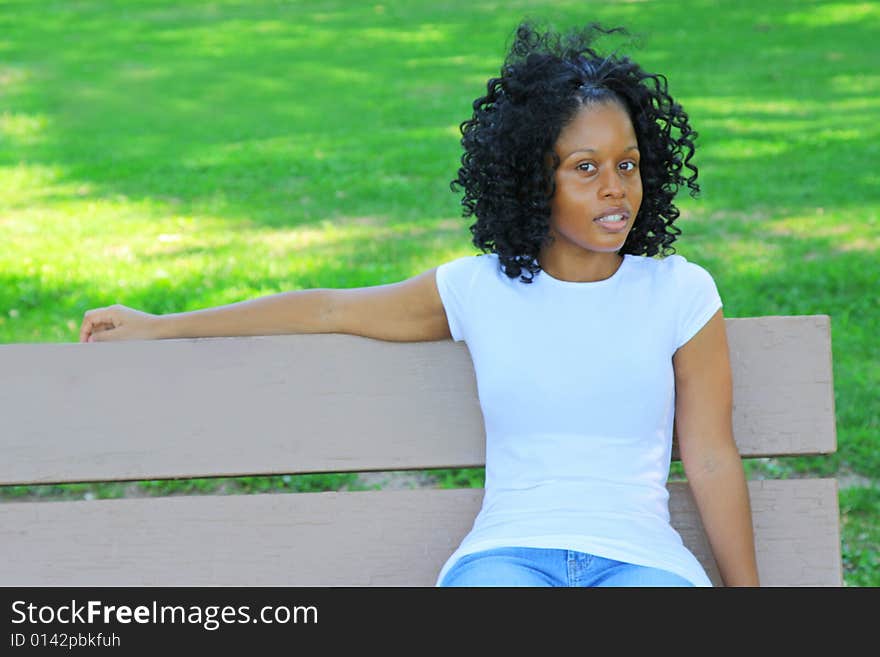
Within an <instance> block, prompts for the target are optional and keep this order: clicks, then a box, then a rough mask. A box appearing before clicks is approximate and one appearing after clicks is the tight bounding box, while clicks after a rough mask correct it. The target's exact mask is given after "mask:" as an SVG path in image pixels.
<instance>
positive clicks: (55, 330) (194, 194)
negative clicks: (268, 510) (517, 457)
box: [0, 0, 880, 585]
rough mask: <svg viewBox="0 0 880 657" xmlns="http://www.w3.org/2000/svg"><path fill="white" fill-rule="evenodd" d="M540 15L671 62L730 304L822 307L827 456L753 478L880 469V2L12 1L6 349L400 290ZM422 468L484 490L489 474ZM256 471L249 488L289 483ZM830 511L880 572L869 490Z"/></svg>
mask: <svg viewBox="0 0 880 657" xmlns="http://www.w3.org/2000/svg"><path fill="white" fill-rule="evenodd" d="M526 15H529V16H535V17H538V18H542V17H543V18H546V19H547V20H549V22H551V23H554V22H555V23H556V24H557V25H560V24H575V23H579V22H580V23H584V22H588V21H593V20H599V21H602V22H604V23H606V24H608V25H617V24H623V25H627V26H629V27H630V29H632V31H633V32H635V33H637V34H638V35H640V36H641V47H640V48H638V49H637V50H636V51H635V53H634V54H635V55H636V57H637V59H638V60H639V61H641V62H642V64H643V65H644V66H645V68H647V69H648V70H660V71H662V72H663V73H665V74H666V75H667V77H668V79H669V84H670V89H671V91H672V92H673V94H674V95H675V96H676V98H677V99H679V100H680V101H681V102H682V104H683V105H684V107H685V109H686V110H687V111H688V112H689V114H690V117H691V120H692V122H693V124H694V126H695V128H696V129H697V131H698V132H699V135H700V136H699V140H698V151H697V157H696V162H697V164H698V166H699V168H700V177H699V182H700V184H701V186H702V190H703V191H702V193H701V195H700V198H699V199H697V200H692V199H689V198H687V197H684V196H683V197H681V201H680V207H681V209H682V216H681V218H680V220H679V221H678V222H677V223H678V225H679V226H680V227H681V228H682V230H683V235H682V237H681V239H680V241H679V242H677V243H676V247H677V250H678V252H679V253H681V254H683V255H685V256H686V257H688V258H689V259H692V260H694V261H696V262H699V263H701V264H703V265H704V266H705V267H706V268H707V269H709V271H710V272H712V274H713V276H714V277H715V280H716V283H717V284H718V287H719V290H720V292H721V294H722V297H723V300H724V305H725V314H726V316H728V317H749V316H758V315H770V314H828V315H830V316H831V318H832V338H833V356H834V363H833V364H834V382H835V398H836V399H835V403H836V409H837V428H838V443H839V449H838V453H837V454H835V455H833V456H831V457H828V458H825V457H819V458H815V457H809V458H793V459H775V460H772V459H771V460H758V461H756V462H755V463H753V464H752V465H750V466H749V472H750V475H751V476H764V475H771V474H772V475H773V476H800V475H804V474H812V475H825V476H841V477H843V478H845V480H846V481H856V482H863V481H866V480H867V481H869V482H873V483H874V484H875V485H876V482H877V481H878V478H880V449H878V444H877V441H878V435H880V409H878V401H877V398H876V390H878V389H880V347H878V341H877V337H876V336H877V335H878V334H880V312H878V311H880V308H878V304H877V289H878V288H880V274H878V266H877V262H878V253H877V247H878V243H880V221H878V215H880V197H878V194H877V189H878V188H880V171H878V168H877V166H876V163H877V160H878V158H880V146H878V144H880V94H878V90H880V76H878V75H877V72H876V63H877V62H878V61H880V45H878V44H880V9H878V6H877V5H876V4H874V3H865V2H833V3H826V2H822V3H818V2H800V1H797V0H783V1H780V2H774V3H766V2H758V1H757V0H750V1H748V2H741V3H728V4H724V6H723V8H721V7H720V6H719V5H718V4H716V3H703V2H683V3H668V2H660V1H659V0H657V1H651V0H647V1H645V2H637V3H632V2H607V3H602V4H596V3H583V2H578V1H575V0H559V1H556V2H552V3H551V2H544V1H541V2H531V1H529V2H526V1H525V0H515V1H512V2H507V3H504V4H503V5H501V4H498V3H494V2H459V1H457V0H454V1H448V2H443V3H403V2H391V3H381V4H380V3H356V2H337V1H330V0H324V1H322V0H317V1H315V2H310V3H283V4H279V3H275V2H262V1H255V2H240V1H237V0H218V1H216V2H212V3H200V2H195V1H192V2H187V1H174V2H172V1H171V0H167V1H164V0H154V1H149V2H148V1H147V0H141V1H138V0H132V1H131V2H126V3H104V2H98V1H97V0H84V1H81V2H77V3H66V2H60V1H51V2H46V3H37V2H31V1H26V0H18V1H11V2H6V3H3V4H2V5H0V283H2V284H0V342H6V343H12V342H69V341H74V340H76V339H77V332H78V328H79V323H80V321H81V318H82V314H83V312H84V311H85V310H87V309H89V308H93V307H98V306H103V305H109V304H112V303H117V302H118V303H125V304H126V305H131V306H134V307H136V308H139V309H143V310H147V311H149V312H157V313H169V312H180V311H184V310H192V309H198V308H204V307H208V306H212V305H220V304H224V303H231V302H235V301H240V300H243V299H245V298H251V297H253V296H257V295H263V294H270V293H274V292H278V291H283V290H289V289H304V288H311V287H359V286H365V285H376V284H384V283H389V282H394V281H397V280H401V279H403V278H406V277H408V276H412V275H415V274H417V273H419V272H421V271H423V270H425V269H428V268H430V267H432V266H434V265H436V264H438V263H440V262H443V261H446V260H450V259H452V258H454V257H458V256H460V255H465V254H467V253H473V252H475V249H474V248H473V247H472V246H471V245H470V234H469V232H468V230H467V226H468V225H469V221H468V220H465V219H462V218H460V206H459V202H458V197H457V196H456V195H454V194H452V193H451V192H450V190H449V181H450V180H451V179H452V178H453V177H454V175H455V170H456V168H457V166H458V161H459V160H458V159H459V156H460V147H459V143H458V139H459V134H458V125H459V123H460V122H461V121H463V120H464V119H466V118H468V117H469V115H470V111H471V103H472V101H473V100H474V98H475V97H477V96H478V95H481V94H482V93H484V91H485V85H486V80H487V79H488V78H489V77H491V76H494V75H496V74H497V72H498V69H499V67H500V64H501V58H502V56H503V53H504V50H505V46H506V44H507V43H508V42H509V38H510V35H511V30H512V29H513V27H514V25H515V23H516V21H517V20H518V19H519V18H520V17H522V16H526ZM600 43H607V44H608V45H610V46H614V45H617V44H619V43H620V40H619V39H616V38H611V39H610V40H605V41H602V42H600ZM434 474H435V476H436V477H437V481H438V485H482V476H483V473H482V471H481V470H479V469H478V470H464V471H446V470H444V471H438V472H436V473H434ZM321 476H322V475H317V476H315V477H314V478H312V479H309V480H308V483H302V486H303V489H306V488H307V486H320V485H321V481H322V480H321ZM258 479H259V478H257V479H255V480H254V481H251V482H249V483H241V484H240V486H241V488H242V489H244V490H258V489H260V490H262V489H264V488H260V487H261V486H263V487H271V486H279V487H281V488H284V487H287V488H291V487H296V486H299V485H300V483H299V482H300V480H298V479H296V478H293V479H292V480H290V481H287V482H285V481H283V480H276V479H268V478H266V479H263V480H260V481H259V482H258V481H257V480H258ZM303 481H305V480H303ZM323 481H324V485H326V486H327V487H333V486H338V485H343V484H342V483H340V482H341V480H329V479H328V480H323ZM260 482H262V483H260ZM236 485H239V484H235V483H234V482H233V483H230V482H218V481H207V482H206V481H201V480H199V481H195V480H194V481H193V482H191V483H185V482H153V483H150V482H143V483H142V484H105V485H99V486H97V487H96V486H95V485H91V484H82V485H71V486H70V487H54V488H51V489H46V488H44V487H34V488H33V491H37V493H36V494H42V495H44V496H45V497H46V498H47V499H51V498H52V496H53V495H63V496H72V497H77V496H79V497H81V496H84V495H92V496H114V495H120V494H127V492H128V493H130V492H132V490H133V489H132V486H136V487H137V486H140V487H141V488H142V489H143V490H142V491H141V492H140V493H138V494H142V493H143V494H146V493H145V492H144V491H148V492H149V494H155V493H156V492H161V491H167V492H169V493H172V492H211V491H218V490H220V489H221V488H222V487H223V486H225V487H226V488H227V489H228V488H230V487H234V486H236ZM345 485H349V484H345ZM351 485H355V484H351ZM28 490H31V489H28ZM13 493H14V494H16V495H19V494H27V491H26V490H25V489H24V488H17V489H16V491H10V490H9V488H7V489H5V490H0V494H2V496H6V495H11V494H13ZM841 510H842V513H843V514H844V517H843V525H844V533H845V536H846V541H847V542H846V549H845V551H844V552H845V554H844V558H845V562H846V563H845V565H846V572H847V581H848V582H850V583H852V584H855V585H866V584H872V583H873V584H875V585H877V584H880V573H878V570H877V568H876V550H873V548H871V546H870V542H871V540H874V538H875V537H876V535H877V531H878V529H877V518H878V516H880V502H878V500H877V496H876V494H875V493H871V492H870V487H865V486H863V485H861V484H856V487H855V488H853V489H852V492H848V491H844V493H843V494H842V497H841ZM872 550H873V551H872ZM872 559H873V562H872Z"/></svg>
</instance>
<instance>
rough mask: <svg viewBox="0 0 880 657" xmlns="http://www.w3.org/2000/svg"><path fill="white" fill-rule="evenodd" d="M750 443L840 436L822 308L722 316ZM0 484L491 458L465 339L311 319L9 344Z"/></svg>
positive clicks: (2, 352)
mask: <svg viewBox="0 0 880 657" xmlns="http://www.w3.org/2000/svg"><path fill="white" fill-rule="evenodd" d="M726 322H727V328H728V335H729V343H730V350H731V361H732V368H733V376H734V405H735V408H734V417H733V424H734V432H735V435H736V439H737V442H738V445H739V447H740V451H741V453H742V454H743V455H744V456H770V455H780V454H812V453H827V452H833V451H834V450H835V448H836V434H835V424H834V394H833V384H832V369H831V352H830V319H829V317H828V316H827V315H812V316H797V317H761V318H743V319H728V320H726ZM0 447H2V453H3V458H2V459H0V484H26V483H49V482H64V481H113V480H127V479H128V480H131V479H160V478H176V477H199V476H212V475H216V476H235V475H246V474H280V473H294V472H301V473H306V472H328V471H333V472H335V471H369V470H397V469H418V468H444V467H470V466H481V465H483V462H484V461H483V452H484V431H483V418H482V414H481V411H480V407H479V402H478V399H477V390H476V381H475V377H474V371H473V365H472V363H471V360H470V354H469V352H468V350H467V347H466V346H465V345H464V344H462V343H453V342H451V341H441V342H429V343H394V342H385V341H381V340H372V339H369V338H363V337H358V336H351V335H337V334H315V335H288V336H266V337H248V338H204V339H195V340H160V341H136V342H115V343H94V344H79V343H40V344H7V345H0Z"/></svg>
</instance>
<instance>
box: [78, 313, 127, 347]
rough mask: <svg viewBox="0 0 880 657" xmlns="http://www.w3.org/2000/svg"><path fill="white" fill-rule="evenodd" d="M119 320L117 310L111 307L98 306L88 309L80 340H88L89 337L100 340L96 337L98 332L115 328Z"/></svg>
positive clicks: (94, 340) (84, 317)
mask: <svg viewBox="0 0 880 657" xmlns="http://www.w3.org/2000/svg"><path fill="white" fill-rule="evenodd" d="M118 322H119V320H118V319H117V317H116V313H115V311H113V310H112V309H110V308H96V309H94V310H89V311H86V313H85V315H84V316H83V321H82V326H81V327H80V330H79V341H80V342H88V341H89V338H93V340H92V341H93V342H97V341H98V340H99V338H95V335H96V334H97V333H101V332H103V331H109V330H112V329H115V328H116V327H117V326H118Z"/></svg>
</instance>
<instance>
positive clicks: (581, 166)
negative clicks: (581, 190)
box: [577, 162, 596, 173]
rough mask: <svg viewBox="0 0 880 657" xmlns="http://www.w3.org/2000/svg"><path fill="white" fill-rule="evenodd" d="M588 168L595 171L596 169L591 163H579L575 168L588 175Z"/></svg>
mask: <svg viewBox="0 0 880 657" xmlns="http://www.w3.org/2000/svg"><path fill="white" fill-rule="evenodd" d="M588 167H593V168H594V169H595V168H596V165H595V164H593V163H592V162H581V163H580V164H578V166H577V168H578V170H580V171H585V172H587V173H590V170H589V169H588Z"/></svg>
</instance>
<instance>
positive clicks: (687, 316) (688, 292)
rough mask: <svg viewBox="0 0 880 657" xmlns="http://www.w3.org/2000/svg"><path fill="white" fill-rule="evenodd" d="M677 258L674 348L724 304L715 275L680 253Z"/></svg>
mask: <svg viewBox="0 0 880 657" xmlns="http://www.w3.org/2000/svg"><path fill="white" fill-rule="evenodd" d="M671 257H672V258H675V259H676V262H675V263H674V264H675V277H674V278H675V282H676V290H675V293H676V300H677V304H676V305H677V308H678V316H677V321H676V337H675V348H676V349H678V348H679V347H681V346H683V345H684V344H686V343H687V342H688V341H689V340H690V339H691V338H692V337H694V336H695V335H696V334H697V333H698V332H699V330H700V329H701V328H703V327H704V326H705V325H706V322H708V321H709V320H710V319H711V318H712V316H713V315H714V314H715V313H716V312H717V311H718V309H719V308H721V307H722V306H723V305H724V304H723V303H722V301H721V295H720V294H719V293H718V287H717V286H716V285H715V279H714V278H712V275H711V274H710V273H709V272H708V271H706V269H704V268H703V267H701V266H700V265H698V264H696V263H694V262H688V261H687V260H686V259H685V258H684V257H683V256H679V255H673V256H671Z"/></svg>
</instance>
